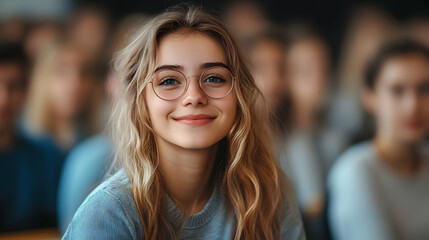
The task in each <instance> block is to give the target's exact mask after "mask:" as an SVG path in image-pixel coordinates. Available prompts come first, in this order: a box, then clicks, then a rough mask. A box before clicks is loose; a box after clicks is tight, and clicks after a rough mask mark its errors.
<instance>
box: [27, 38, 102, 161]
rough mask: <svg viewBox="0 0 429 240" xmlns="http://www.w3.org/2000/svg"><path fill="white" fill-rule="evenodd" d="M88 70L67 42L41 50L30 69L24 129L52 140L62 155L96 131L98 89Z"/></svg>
mask: <svg viewBox="0 0 429 240" xmlns="http://www.w3.org/2000/svg"><path fill="white" fill-rule="evenodd" d="M90 66H92V64H91V63H89V62H88V61H86V60H85V57H84V54H83V50H82V49H81V48H80V47H78V46H77V45H76V44H75V43H72V42H69V41H57V42H55V43H53V44H51V45H49V46H47V47H46V48H44V49H43V50H42V52H41V53H40V54H39V56H38V58H37V59H36V62H35V65H34V69H33V73H32V79H31V85H30V88H29V96H28V101H27V106H26V113H25V119H24V121H25V127H26V129H28V131H29V132H30V133H31V134H34V135H42V136H45V137H48V138H49V139H52V140H53V142H55V144H56V146H58V148H59V149H60V150H61V152H63V153H64V154H66V153H68V152H69V151H70V149H72V148H73V147H74V146H75V145H76V144H77V143H78V142H80V141H81V140H83V139H84V138H86V137H88V136H90V135H92V134H94V133H96V132H98V130H99V125H100V123H101V121H100V120H99V117H98V115H100V104H101V93H102V91H101V90H102V88H101V84H100V83H99V82H98V81H97V78H96V73H95V72H96V71H95V70H94V69H93V68H91V67H90Z"/></svg>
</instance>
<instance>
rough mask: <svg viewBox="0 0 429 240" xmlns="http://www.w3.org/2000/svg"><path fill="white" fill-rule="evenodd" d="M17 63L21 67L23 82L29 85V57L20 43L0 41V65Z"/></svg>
mask: <svg viewBox="0 0 429 240" xmlns="http://www.w3.org/2000/svg"><path fill="white" fill-rule="evenodd" d="M2 64H16V65H17V66H19V68H20V69H21V76H22V83H23V85H24V86H27V82H28V80H27V72H28V58H27V55H26V54H25V52H24V49H23V48H22V46H21V45H20V44H18V43H13V42H9V41H0V65H2Z"/></svg>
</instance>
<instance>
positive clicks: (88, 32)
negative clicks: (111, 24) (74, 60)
mask: <svg viewBox="0 0 429 240" xmlns="http://www.w3.org/2000/svg"><path fill="white" fill-rule="evenodd" d="M107 31H108V23H107V20H106V19H105V18H104V16H103V15H102V14H101V13H98V12H96V11H95V10H94V11H89V10H88V11H83V12H81V13H80V14H78V15H77V16H76V18H75V19H74V22H73V25H72V28H71V38H72V39H73V41H75V42H76V43H78V44H79V45H81V47H83V48H84V49H85V54H86V55H87V57H89V58H90V59H92V58H93V57H95V56H96V55H97V54H100V51H101V50H102V49H101V48H102V47H103V45H104V42H105V40H106V34H107ZM94 55H95V56H94Z"/></svg>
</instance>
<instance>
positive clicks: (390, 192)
mask: <svg viewBox="0 0 429 240" xmlns="http://www.w3.org/2000/svg"><path fill="white" fill-rule="evenodd" d="M365 85H366V89H365V91H364V92H363V97H364V98H363V100H364V105H365V106H366V107H367V108H368V109H369V110H370V112H371V113H372V114H373V115H374V117H375V123H376V132H375V137H374V138H373V139H372V140H370V141H367V142H363V143H360V144H358V145H356V146H353V147H351V149H349V150H348V151H347V152H345V153H344V154H343V155H342V156H341V157H340V158H339V160H338V162H337V163H336V164H335V166H334V168H333V169H332V171H331V173H330V176H329V180H328V189H329V191H330V204H329V207H328V212H329V213H328V214H329V220H330V224H331V227H332V232H333V236H334V238H335V239H377V240H383V239H428V236H429V228H428V221H429V205H428V203H429V151H428V150H429V145H428V144H427V143H425V141H424V139H425V137H426V136H428V133H429V49H427V48H426V47H424V46H423V45H421V44H419V43H417V42H415V41H412V40H405V39H402V40H399V41H398V40H396V41H394V42H391V43H388V44H387V45H385V46H384V47H382V48H381V49H380V50H379V51H378V53H377V54H376V55H375V56H374V58H373V59H372V60H371V61H370V62H369V64H368V66H367V69H366V73H365Z"/></svg>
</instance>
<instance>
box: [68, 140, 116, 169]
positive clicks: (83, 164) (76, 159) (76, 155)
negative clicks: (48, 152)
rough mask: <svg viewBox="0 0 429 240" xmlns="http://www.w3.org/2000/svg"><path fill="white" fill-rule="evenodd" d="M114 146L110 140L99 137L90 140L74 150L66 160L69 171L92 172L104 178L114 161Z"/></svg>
mask: <svg viewBox="0 0 429 240" xmlns="http://www.w3.org/2000/svg"><path fill="white" fill-rule="evenodd" d="M112 148H113V146H112V144H111V142H110V140H109V138H108V137H107V136H105V135H99V136H96V137H92V138H89V139H87V140H85V141H84V142H82V143H80V144H79V145H78V146H76V148H74V149H73V150H72V151H71V152H70V153H69V155H68V156H67V158H66V160H65V167H64V169H66V170H67V171H75V172H76V173H77V172H81V171H85V172H88V171H91V172H92V173H93V174H97V176H102V175H103V174H104V173H105V172H106V171H107V168H108V167H109V164H110V163H111V162H112V161H113V150H112Z"/></svg>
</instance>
